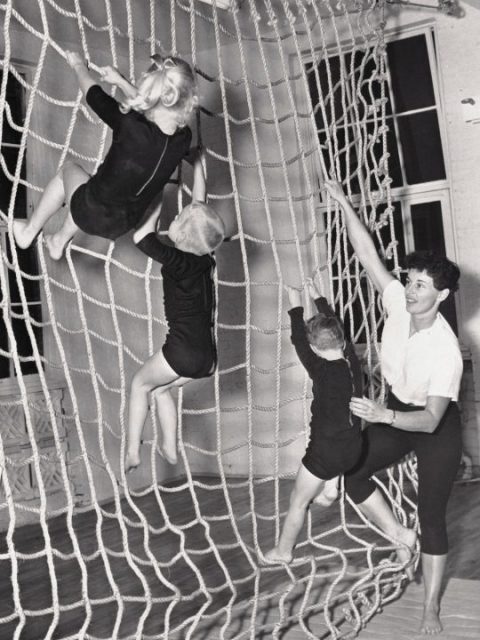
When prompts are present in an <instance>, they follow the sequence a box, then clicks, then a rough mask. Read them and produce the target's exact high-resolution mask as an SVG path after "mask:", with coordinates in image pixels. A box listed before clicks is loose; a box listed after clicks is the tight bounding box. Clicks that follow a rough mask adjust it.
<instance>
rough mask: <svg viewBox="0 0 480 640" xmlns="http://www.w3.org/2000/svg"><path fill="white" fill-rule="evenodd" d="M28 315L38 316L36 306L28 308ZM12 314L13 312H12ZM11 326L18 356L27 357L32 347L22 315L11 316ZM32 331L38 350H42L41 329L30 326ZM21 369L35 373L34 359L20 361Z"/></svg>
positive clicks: (38, 311) (38, 312) (30, 353)
mask: <svg viewBox="0 0 480 640" xmlns="http://www.w3.org/2000/svg"><path fill="white" fill-rule="evenodd" d="M29 312H30V315H31V316H32V317H33V318H37V317H38V316H40V310H39V309H38V308H36V307H31V308H30V309H29ZM12 315H13V314H12ZM12 326H13V331H14V333H15V340H16V342H17V350H18V354H19V356H21V357H23V358H28V357H31V356H32V353H33V347H32V343H31V340H30V336H29V335H28V332H27V328H26V324H25V320H24V319H23V318H22V317H12ZM32 329H33V333H34V335H35V339H36V342H37V345H38V348H39V350H40V353H41V352H42V329H41V327H35V326H32ZM21 369H22V372H23V373H24V374H27V373H36V372H37V367H36V365H35V361H33V360H32V361H27V362H22V363H21Z"/></svg>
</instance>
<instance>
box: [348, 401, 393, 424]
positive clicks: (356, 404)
mask: <svg viewBox="0 0 480 640" xmlns="http://www.w3.org/2000/svg"><path fill="white" fill-rule="evenodd" d="M350 411H351V412H352V413H353V415H354V416H358V417H359V418H361V419H362V420H365V422H383V423H384V424H391V422H392V413H393V412H392V411H391V409H387V407H385V406H383V404H380V403H378V402H374V401H373V400H370V399H369V398H365V397H363V398H356V397H355V396H354V397H352V399H351V400H350Z"/></svg>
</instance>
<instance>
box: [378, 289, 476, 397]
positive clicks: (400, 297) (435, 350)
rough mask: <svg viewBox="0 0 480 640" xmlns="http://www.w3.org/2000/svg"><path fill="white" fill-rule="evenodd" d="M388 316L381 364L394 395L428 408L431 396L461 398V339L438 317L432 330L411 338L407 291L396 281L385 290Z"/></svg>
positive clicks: (440, 316) (422, 331) (385, 307)
mask: <svg viewBox="0 0 480 640" xmlns="http://www.w3.org/2000/svg"><path fill="white" fill-rule="evenodd" d="M382 301H383V306H384V309H385V311H386V313H387V317H386V320H385V326H384V329H383V335H382V347H381V365H382V373H383V375H384V376H385V379H386V380H387V382H388V384H389V385H390V387H391V389H392V392H393V393H394V394H395V395H396V396H397V398H398V399H399V400H401V401H402V402H405V403H407V404H414V405H417V406H425V405H426V402H427V396H441V397H444V398H451V399H452V400H455V401H456V400H457V399H458V392H459V388H460V382H461V378H462V371H463V360H462V354H461V352H460V347H459V344H458V340H457V337H456V336H455V334H454V333H453V331H452V329H451V328H450V325H449V324H448V322H447V321H446V320H445V318H444V317H443V316H442V314H441V313H438V314H437V317H436V318H435V321H434V323H433V324H432V326H431V327H429V328H428V329H422V330H420V331H416V332H415V333H413V334H412V335H411V336H410V320H411V316H410V313H409V312H408V311H407V309H406V301H405V289H404V287H403V285H402V283H401V282H399V281H398V280H392V282H390V283H389V284H388V285H387V286H386V287H385V289H384V291H383V298H382Z"/></svg>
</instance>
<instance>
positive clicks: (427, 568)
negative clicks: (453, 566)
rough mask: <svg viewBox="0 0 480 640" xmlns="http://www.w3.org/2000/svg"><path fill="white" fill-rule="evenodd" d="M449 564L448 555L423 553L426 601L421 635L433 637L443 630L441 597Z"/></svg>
mask: <svg viewBox="0 0 480 640" xmlns="http://www.w3.org/2000/svg"><path fill="white" fill-rule="evenodd" d="M446 564H447V555H446V554H444V555H438V556H433V555H430V554H429V553H422V573H423V584H424V589H425V601H424V606H423V619H422V623H421V625H420V633H425V634H429V635H433V634H436V633H441V631H442V630H443V627H442V623H441V622H440V616H439V613H440V595H441V588H442V580H443V574H444V573H445V566H446Z"/></svg>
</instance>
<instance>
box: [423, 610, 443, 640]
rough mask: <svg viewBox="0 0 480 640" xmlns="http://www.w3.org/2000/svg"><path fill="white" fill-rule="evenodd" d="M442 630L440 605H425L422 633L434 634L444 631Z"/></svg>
mask: <svg viewBox="0 0 480 640" xmlns="http://www.w3.org/2000/svg"><path fill="white" fill-rule="evenodd" d="M442 631H443V626H442V623H441V622H440V617H439V610H438V607H437V606H436V605H435V606H433V605H430V606H429V605H425V607H424V609H423V618H422V623H421V625H420V633H424V634H426V635H432V636H433V635H436V634H437V633H442Z"/></svg>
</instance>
